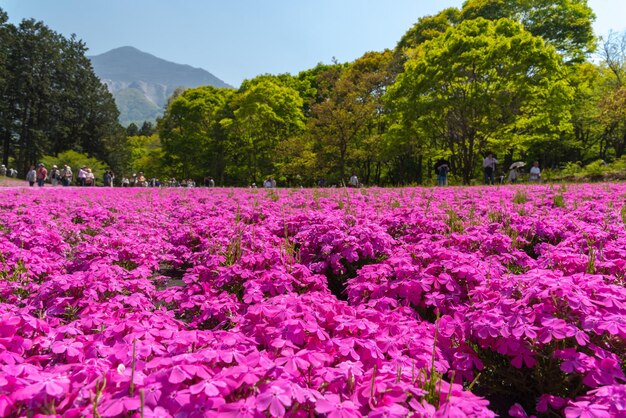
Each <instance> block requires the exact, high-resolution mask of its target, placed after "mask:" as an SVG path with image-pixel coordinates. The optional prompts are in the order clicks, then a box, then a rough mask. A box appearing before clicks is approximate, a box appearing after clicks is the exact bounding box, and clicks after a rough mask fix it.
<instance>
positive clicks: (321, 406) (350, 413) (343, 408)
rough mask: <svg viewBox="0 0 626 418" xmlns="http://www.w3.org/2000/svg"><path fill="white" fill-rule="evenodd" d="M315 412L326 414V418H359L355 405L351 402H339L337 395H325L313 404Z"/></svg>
mask: <svg viewBox="0 0 626 418" xmlns="http://www.w3.org/2000/svg"><path fill="white" fill-rule="evenodd" d="M315 411H316V412H318V413H320V414H326V417H327V418H356V417H360V416H361V414H359V412H358V409H357V407H356V405H355V404H354V403H353V402H352V401H348V400H346V401H341V399H340V398H339V396H338V395H333V394H327V395H325V396H324V397H323V398H321V399H318V400H317V402H315Z"/></svg>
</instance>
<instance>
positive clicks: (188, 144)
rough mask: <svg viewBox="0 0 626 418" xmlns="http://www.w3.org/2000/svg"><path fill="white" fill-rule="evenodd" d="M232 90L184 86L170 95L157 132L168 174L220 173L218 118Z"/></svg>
mask: <svg viewBox="0 0 626 418" xmlns="http://www.w3.org/2000/svg"><path fill="white" fill-rule="evenodd" d="M231 95H232V91H231V90H229V89H218V88H215V87H212V86H203V87H197V88H193V89H187V90H185V91H183V92H181V93H179V94H178V95H177V96H176V97H175V98H173V99H171V100H170V102H169V104H168V107H167V109H166V111H165V114H164V115H163V118H162V119H161V120H160V121H159V122H158V132H159V136H160V138H161V143H162V146H163V152H164V157H165V160H164V162H163V164H164V165H165V166H166V167H167V171H168V172H169V173H170V175H175V176H177V177H181V176H182V177H184V178H189V177H192V178H202V177H204V176H206V175H208V174H211V175H212V176H213V177H215V178H216V179H221V178H222V177H223V173H224V168H225V158H224V152H225V151H224V143H223V140H222V139H223V135H221V133H220V130H221V127H220V125H219V121H220V118H221V116H220V115H221V113H220V112H222V110H223V108H224V106H225V105H226V103H227V101H228V100H229V97H230V96H231Z"/></svg>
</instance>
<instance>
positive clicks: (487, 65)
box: [389, 18, 572, 183]
mask: <svg viewBox="0 0 626 418" xmlns="http://www.w3.org/2000/svg"><path fill="white" fill-rule="evenodd" d="M566 74H567V73H566V71H565V70H564V68H563V67H562V63H561V61H560V59H559V57H558V55H557V54H556V52H555V50H554V48H552V47H550V46H546V44H545V43H544V41H543V40H542V39H541V38H540V37H536V36H533V35H532V34H530V33H529V32H527V31H526V30H524V28H523V27H522V25H520V24H518V23H516V22H513V21H511V20H508V19H500V20H497V21H489V20H485V19H482V18H478V19H474V20H468V21H464V22H462V23H461V24H459V25H458V26H456V27H453V28H450V29H448V30H447V31H446V33H445V34H444V35H442V36H440V37H437V38H434V39H433V40H431V41H427V42H425V43H424V44H423V45H422V47H421V48H420V50H419V51H418V52H417V53H416V56H415V57H414V58H412V59H410V60H409V61H408V62H407V63H406V65H405V71H404V72H403V73H402V74H400V75H399V76H398V79H397V81H396V83H395V84H394V85H393V86H392V88H391V89H390V92H389V103H390V106H391V107H393V109H394V111H395V113H396V114H395V116H396V120H398V121H399V122H398V123H404V124H409V125H410V127H408V129H409V130H413V131H414V133H415V135H416V136H417V137H421V139H422V140H428V139H430V140H432V141H433V142H434V143H435V144H439V145H441V146H444V147H445V148H447V150H448V151H449V153H450V155H451V156H452V158H453V161H454V162H455V163H456V165H457V168H458V170H459V172H460V173H461V176H462V178H463V181H464V182H465V183H469V181H470V179H471V177H472V173H473V171H474V169H475V168H476V167H477V163H478V159H479V156H480V154H481V153H485V152H486V151H487V149H488V148H496V149H498V150H500V151H519V150H520V149H523V148H524V147H525V146H526V144H527V142H528V141H530V140H532V139H534V138H536V137H537V136H544V137H545V136H549V135H552V134H558V133H559V132H561V131H563V130H566V129H568V126H567V125H568V123H569V117H570V114H569V100H570V99H571V95H572V92H571V89H570V87H569V85H568V83H567V80H566Z"/></svg>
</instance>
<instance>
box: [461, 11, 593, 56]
mask: <svg viewBox="0 0 626 418" xmlns="http://www.w3.org/2000/svg"><path fill="white" fill-rule="evenodd" d="M478 17H482V18H485V19H491V20H498V19H501V18H508V19H512V20H515V21H518V22H520V23H521V24H522V25H524V28H525V29H526V30H527V31H529V32H530V33H532V34H533V35H535V36H540V37H541V38H543V39H544V40H545V41H546V42H548V43H549V44H551V45H552V46H554V47H555V48H556V50H557V51H558V52H559V53H560V54H561V55H563V56H564V57H565V60H566V61H568V62H577V63H580V62H583V61H584V60H585V58H586V56H587V55H588V54H589V53H590V52H593V51H594V49H595V38H594V36H593V27H592V24H593V21H594V20H595V15H594V13H593V11H592V10H591V8H590V7H589V6H588V5H587V0H556V1H555V0H467V1H466V2H465V3H464V4H463V7H462V12H461V18H462V19H463V20H470V19H476V18H478Z"/></svg>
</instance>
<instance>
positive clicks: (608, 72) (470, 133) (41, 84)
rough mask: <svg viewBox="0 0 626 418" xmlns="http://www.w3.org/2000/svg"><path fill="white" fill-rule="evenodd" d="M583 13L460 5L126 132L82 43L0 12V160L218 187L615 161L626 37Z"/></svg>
mask: <svg viewBox="0 0 626 418" xmlns="http://www.w3.org/2000/svg"><path fill="white" fill-rule="evenodd" d="M594 18H595V17H594V14H593V11H592V10H591V8H590V7H589V6H588V5H587V1H586V0H557V1H546V0H512V1H505V0H467V1H466V2H465V3H464V4H463V5H462V7H461V8H449V9H445V10H443V11H441V12H439V13H438V14H436V15H433V16H425V17H422V18H420V19H419V20H418V21H417V22H416V23H415V24H414V26H413V27H411V28H409V29H408V30H407V32H406V33H405V35H404V36H403V37H402V38H401V39H400V40H398V43H397V45H396V46H395V48H393V49H388V50H385V51H373V52H367V53H365V54H364V55H363V56H362V57H360V58H358V59H356V60H354V61H353V62H349V63H340V62H336V61H334V62H332V63H330V64H324V63H320V64H318V65H317V66H316V67H315V68H311V69H309V70H306V71H303V72H301V73H299V74H297V75H292V74H278V75H273V74H262V75H259V76H257V77H255V78H253V79H250V80H245V81H244V82H243V83H242V84H241V86H239V88H237V89H228V88H214V87H211V86H203V87H198V88H191V89H186V90H185V89H179V90H177V91H176V92H175V93H174V94H173V95H172V97H170V99H169V102H168V106H167V109H166V112H165V115H164V116H163V117H162V118H161V119H159V120H157V122H156V124H155V125H152V124H151V123H145V124H144V125H143V126H141V127H138V126H135V125H134V124H131V125H130V126H128V127H125V128H124V127H121V126H120V125H119V124H118V123H117V115H118V113H117V109H116V108H115V103H114V101H113V99H112V97H111V95H110V94H109V93H108V91H107V90H106V87H105V86H104V85H102V84H101V83H100V82H99V80H98V79H97V78H96V77H95V75H94V74H93V70H92V69H91V66H90V63H89V60H88V59H87V58H86V57H85V51H86V46H85V45H84V43H82V42H81V41H79V40H77V39H76V38H74V37H72V38H70V39H66V38H64V37H63V36H61V35H59V34H57V33H56V32H54V31H53V30H52V29H50V28H48V27H47V26H45V24H43V23H42V22H35V21H32V20H28V21H23V22H22V23H21V24H20V25H18V26H15V25H12V24H10V23H8V16H6V14H5V13H3V12H1V11H0V141H1V142H2V148H1V149H0V155H1V160H2V162H3V163H4V164H5V165H6V164H8V165H15V166H17V168H18V170H20V172H24V171H23V170H25V169H26V168H27V166H28V165H30V164H33V163H35V162H37V161H40V160H42V159H46V161H57V160H58V161H59V162H61V163H70V164H71V163H72V162H71V161H61V159H63V158H66V159H67V158H70V157H68V155H69V156H72V158H77V157H76V156H77V155H79V156H81V158H92V159H95V160H97V161H99V162H101V165H102V167H103V168H104V167H106V168H110V169H112V170H114V171H115V172H116V173H117V174H118V178H121V177H122V175H128V174H130V173H132V172H135V171H143V172H144V173H146V175H147V176H150V177H152V176H154V177H158V178H169V177H176V178H192V179H196V180H198V181H200V180H201V179H203V178H205V177H207V176H211V177H213V178H214V179H215V181H216V183H217V184H218V185H223V186H245V185H249V184H251V183H253V182H256V183H257V184H260V183H261V182H262V180H263V179H264V178H267V177H273V178H275V179H276V180H277V182H278V185H279V186H299V185H302V186H312V185H315V184H318V182H319V181H320V180H323V181H324V183H325V184H341V183H342V182H345V181H346V180H347V178H348V177H350V176H351V175H352V174H356V175H357V176H358V177H359V179H360V180H361V182H362V183H363V184H366V185H380V186H386V185H409V184H432V181H433V177H434V175H433V164H434V162H435V161H437V160H439V159H441V158H445V159H447V160H448V161H449V162H450V166H451V183H452V184H461V183H463V184H472V183H474V182H477V181H478V182H479V181H480V178H481V176H480V172H481V162H482V158H483V157H484V156H485V155H486V154H487V153H488V152H492V153H493V154H494V155H496V157H497V158H498V159H499V160H500V166H501V167H502V168H507V167H508V166H509V165H510V164H511V163H512V162H514V161H525V162H531V161H535V160H536V161H539V162H540V164H541V167H544V168H549V169H555V170H558V169H563V168H564V167H569V168H571V167H572V166H583V165H587V164H596V165H598V164H599V163H600V162H601V163H602V164H610V163H615V162H620V161H623V160H622V157H624V154H625V153H626V103H625V102H626V88H625V86H624V83H626V37H625V35H624V34H619V33H611V34H609V35H608V36H605V37H604V38H601V37H597V36H596V35H595V34H594V33H593V28H592V23H593V21H594ZM69 151H71V153H68V152H69ZM59 156H65V157H59ZM624 158H626V157H624ZM55 159H56V160H55Z"/></svg>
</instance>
